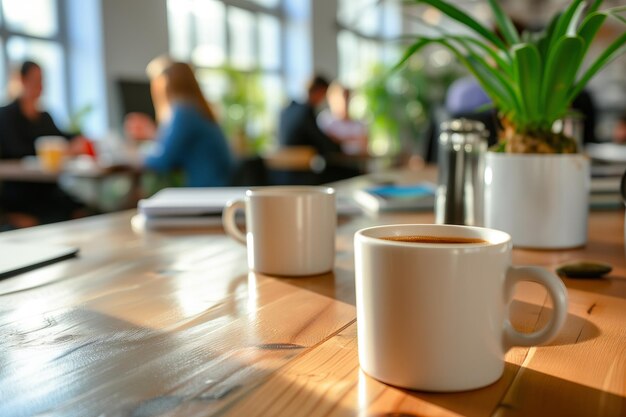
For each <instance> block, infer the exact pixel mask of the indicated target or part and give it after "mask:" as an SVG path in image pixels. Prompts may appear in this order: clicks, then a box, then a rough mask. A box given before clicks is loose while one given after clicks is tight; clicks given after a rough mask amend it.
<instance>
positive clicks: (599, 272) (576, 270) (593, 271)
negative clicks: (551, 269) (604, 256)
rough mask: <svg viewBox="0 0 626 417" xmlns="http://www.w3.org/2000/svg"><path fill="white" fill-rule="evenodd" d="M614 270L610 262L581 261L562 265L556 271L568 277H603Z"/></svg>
mask: <svg viewBox="0 0 626 417" xmlns="http://www.w3.org/2000/svg"><path fill="white" fill-rule="evenodd" d="M612 270H613V267H612V266H611V265H609V264H605V263H601V262H590V261H580V262H572V263H569V264H564V265H561V266H560V267H558V268H557V270H556V273H557V274H559V275H564V276H566V277H568V278H601V277H603V276H604V275H606V274H608V273H609V272H611V271H612Z"/></svg>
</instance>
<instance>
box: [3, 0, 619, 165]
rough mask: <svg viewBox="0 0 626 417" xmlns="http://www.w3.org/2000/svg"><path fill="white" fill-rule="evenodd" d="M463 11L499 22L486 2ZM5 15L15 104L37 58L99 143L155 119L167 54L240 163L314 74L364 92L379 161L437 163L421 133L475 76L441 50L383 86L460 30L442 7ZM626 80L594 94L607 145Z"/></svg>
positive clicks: (47, 8) (244, 4)
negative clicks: (156, 81) (192, 79)
mask: <svg viewBox="0 0 626 417" xmlns="http://www.w3.org/2000/svg"><path fill="white" fill-rule="evenodd" d="M456 3H458V5H459V6H460V7H462V8H463V9H466V10H467V11H469V12H470V13H472V14H473V15H474V16H477V17H479V18H480V19H482V20H483V21H484V23H485V24H490V15H489V10H488V7H487V6H486V4H485V2H482V1H457V2H456ZM617 3H619V2H618V1H614V2H610V1H607V2H605V6H611V5H617ZM565 4H567V2H566V1H562V0H552V1H542V0H534V1H525V2H515V1H505V2H503V5H504V7H505V8H506V10H507V11H508V12H509V13H510V14H511V15H512V16H513V17H514V18H515V19H516V20H517V21H520V22H523V23H524V25H526V26H527V27H529V28H538V27H542V26H543V25H545V24H546V20H547V19H548V18H549V17H550V16H552V15H553V13H554V12H555V11H556V10H558V9H559V8H562V7H563V6H564V5H565ZM0 5H1V10H0V81H1V82H0V97H1V98H2V101H3V102H7V101H8V100H9V94H10V74H11V68H12V67H11V66H12V64H13V63H19V62H21V61H22V60H24V59H33V60H35V61H37V62H39V63H40V64H41V65H42V66H43V72H44V74H45V78H44V100H43V106H44V107H45V108H46V109H47V110H48V111H49V112H50V113H51V114H52V116H53V118H54V120H55V121H56V122H57V124H58V125H60V127H61V128H63V129H65V130H71V129H81V130H82V131H83V133H84V134H85V135H87V136H88V137H90V138H94V139H95V140H98V139H101V138H105V137H107V135H109V134H111V133H112V132H113V133H118V134H120V133H121V132H122V130H121V127H122V121H123V118H124V115H125V114H126V113H128V112H130V111H137V110H140V111H145V112H148V113H150V112H153V110H152V109H151V101H150V93H149V83H148V79H147V76H146V74H145V68H146V65H147V63H148V62H149V61H150V60H151V59H152V58H154V57H155V56H157V55H160V54H163V53H170V54H171V55H172V56H173V57H175V58H177V59H180V60H185V61H189V62H191V63H193V64H194V66H195V69H196V75H197V77H198V79H199V81H200V83H201V87H202V88H203V90H204V92H205V94H206V96H207V98H208V99H209V100H210V101H211V102H212V104H214V105H215V106H216V108H217V109H218V112H219V118H220V122H221V124H222V126H223V127H224V129H225V130H226V132H227V135H228V137H229V138H230V140H231V141H232V145H233V147H234V148H235V149H236V150H237V152H239V153H250V152H252V153H254V152H259V151H261V150H262V149H264V148H267V147H271V146H274V144H275V137H276V128H277V121H278V113H279V110H280V108H281V107H282V106H284V105H285V103H286V102H287V100H288V99H289V98H298V97H302V96H303V94H304V92H305V84H306V81H307V80H308V79H309V78H310V76H311V75H312V74H313V73H314V72H319V73H322V74H325V76H326V77H328V78H330V79H338V80H339V81H340V82H341V83H342V84H344V85H346V86H348V87H350V88H352V89H354V90H355V93H354V99H353V100H352V103H351V109H350V110H351V112H352V113H354V114H353V116H354V117H356V118H362V119H365V120H366V121H367V122H368V124H369V125H370V129H371V134H370V149H371V151H372V152H374V153H375V154H385V153H390V152H391V153H393V152H400V151H410V152H418V153H419V152H424V151H425V150H424V149H423V145H424V143H422V142H423V141H421V136H423V135H425V134H426V131H427V129H428V127H429V121H432V120H433V118H441V117H443V116H442V115H441V114H440V112H441V111H442V105H441V104H442V100H443V97H444V96H445V90H446V88H447V86H448V85H449V84H450V83H451V82H452V81H453V80H454V79H455V78H457V77H459V76H461V75H463V72H462V70H461V68H460V67H459V66H457V65H456V64H455V63H454V59H453V57H452V56H451V55H450V54H449V53H448V52H447V51H445V50H443V49H440V50H437V49H436V48H435V49H431V50H427V51H426V52H425V53H423V54H421V55H420V56H417V57H415V58H414V59H413V60H412V61H411V62H410V63H409V65H408V66H407V67H406V69H405V70H403V71H401V72H400V73H399V74H398V76H396V77H394V78H392V79H390V80H387V81H386V82H385V83H383V84H382V85H380V83H378V85H377V84H376V81H377V80H376V79H375V76H376V75H379V74H382V73H383V72H384V71H385V69H386V68H389V66H391V65H392V64H393V63H394V62H396V60H397V59H398V58H399V56H400V55H401V52H402V50H403V48H404V47H405V45H406V42H402V41H401V40H399V39H401V38H402V36H403V35H412V34H419V33H430V32H429V29H428V28H427V27H426V24H431V25H446V28H447V29H448V30H453V28H455V25H454V24H452V23H450V22H445V21H442V19H443V18H442V17H441V16H440V15H439V13H438V12H437V11H435V10H434V9H432V8H428V7H424V6H415V5H407V4H404V5H403V2H401V1H395V0H386V1H376V0H324V1H319V0H318V1H313V0H2V1H1V2H0ZM611 28H615V31H618V30H621V28H620V27H619V25H618V24H615V25H614V26H611V24H608V25H607V26H606V29H605V32H606V33H603V34H601V35H600V39H599V42H598V44H597V45H595V46H596V49H597V50H600V49H601V48H602V47H603V45H602V40H603V39H607V40H608V39H611V38H612V37H613V36H614V34H612V33H610V32H611ZM456 30H459V31H460V30H461V29H456ZM592 54H593V52H592ZM625 70H626V60H625V58H624V57H622V58H621V61H620V62H616V63H613V64H612V65H611V66H609V67H608V68H607V70H605V71H604V72H603V73H601V74H600V75H599V76H598V77H597V78H596V79H595V80H594V81H593V82H592V83H591V93H592V95H593V98H594V101H595V104H596V106H597V109H598V116H599V120H598V123H597V127H596V136H597V139H598V140H599V141H608V140H610V139H611V137H610V135H611V132H612V128H613V126H612V124H613V123H615V119H616V118H617V117H618V115H619V114H620V113H622V112H623V111H624V110H625V108H626V104H625V103H626V88H625V87H626V71H625Z"/></svg>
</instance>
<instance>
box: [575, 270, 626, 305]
mask: <svg viewBox="0 0 626 417" xmlns="http://www.w3.org/2000/svg"><path fill="white" fill-rule="evenodd" d="M563 282H565V285H566V286H567V288H569V289H570V290H579V291H584V292H589V293H595V294H600V295H606V296H608V297H615V298H621V299H624V300H626V277H623V276H617V275H608V276H605V277H603V278H599V279H572V278H563Z"/></svg>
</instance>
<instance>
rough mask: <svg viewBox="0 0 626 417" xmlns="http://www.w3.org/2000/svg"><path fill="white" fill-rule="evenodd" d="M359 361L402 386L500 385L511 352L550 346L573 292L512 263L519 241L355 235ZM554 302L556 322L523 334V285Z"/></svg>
mask: <svg viewBox="0 0 626 417" xmlns="http://www.w3.org/2000/svg"><path fill="white" fill-rule="evenodd" d="M354 246H355V272H356V277H355V278H356V306H357V329H358V347H359V361H360V364H361V367H362V369H363V370H364V371H365V372H366V373H367V374H369V375H371V376H372V377H374V378H376V379H378V380H380V381H382V382H385V383H388V384H392V385H396V386H400V387H403V388H409V389H416V390H426V391H444V392H445V391H462V390H469V389H474V388H480V387H483V386H486V385H489V384H491V383H493V382H495V381H496V380H497V379H498V378H500V376H501V375H502V373H503V371H504V354H505V353H506V352H507V351H508V350H509V349H510V348H511V347H513V346H536V345H540V344H543V343H547V342H549V341H550V340H551V339H552V338H553V337H554V336H555V335H556V334H557V333H558V331H559V329H560V328H561V326H562V325H563V323H564V322H565V317H566V315H567V290H566V289H565V286H564V285H563V282H562V281H561V280H560V279H559V278H558V277H557V276H556V275H554V274H552V273H550V272H548V271H547V270H545V269H543V268H539V267H533V266H512V265H511V248H512V244H511V237H510V236H509V235H508V234H506V233H504V232H501V231H498V230H493V229H485V228H479V227H470V226H453V225H407V224H400V225H391V226H378V227H372V228H368V229H363V230H360V231H358V232H357V233H356V234H355V238H354ZM520 281H534V282H537V283H539V284H541V285H543V286H544V287H545V288H546V289H547V290H548V293H549V295H550V297H551V298H552V301H553V305H554V310H553V313H552V318H551V319H550V321H549V322H548V324H547V325H546V326H545V327H544V328H543V329H540V330H539V331H537V332H534V333H529V334H526V333H520V332H518V331H517V330H515V329H514V328H513V326H512V325H511V322H510V321H509V318H508V314H509V313H508V305H509V303H510V301H511V294H512V292H513V289H514V287H515V284H516V283H517V282H520Z"/></svg>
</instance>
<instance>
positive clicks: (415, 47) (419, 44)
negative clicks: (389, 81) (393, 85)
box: [384, 38, 433, 77]
mask: <svg viewBox="0 0 626 417" xmlns="http://www.w3.org/2000/svg"><path fill="white" fill-rule="evenodd" d="M431 43H433V40H431V39H430V38H420V39H418V40H417V41H416V42H414V43H413V44H412V45H410V46H409V47H408V48H407V49H406V51H404V54H403V55H402V58H400V61H398V63H397V64H396V65H394V66H393V67H391V70H390V71H389V74H387V75H385V76H384V77H387V76H389V75H390V74H392V73H394V72H396V71H398V70H399V69H400V68H402V66H403V65H404V64H405V63H406V61H408V60H409V58H411V57H412V56H413V54H415V53H417V52H418V51H419V50H420V49H422V48H423V47H425V46H426V45H430V44H431Z"/></svg>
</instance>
